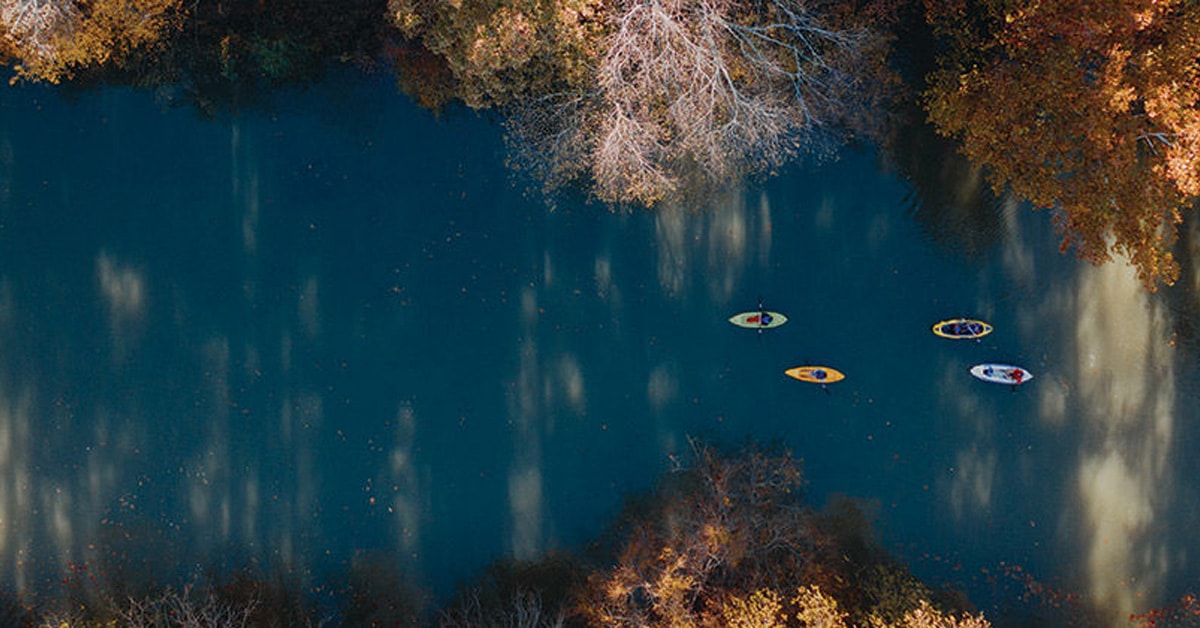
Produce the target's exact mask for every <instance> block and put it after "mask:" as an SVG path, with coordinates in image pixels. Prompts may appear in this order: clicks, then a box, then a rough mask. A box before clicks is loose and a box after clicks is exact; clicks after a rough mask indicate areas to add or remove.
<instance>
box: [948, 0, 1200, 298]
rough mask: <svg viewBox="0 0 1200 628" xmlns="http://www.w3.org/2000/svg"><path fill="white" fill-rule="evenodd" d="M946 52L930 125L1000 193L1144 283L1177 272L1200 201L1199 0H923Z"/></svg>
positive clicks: (1088, 253) (1151, 284)
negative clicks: (1024, 202)
mask: <svg viewBox="0 0 1200 628" xmlns="http://www.w3.org/2000/svg"><path fill="white" fill-rule="evenodd" d="M926 7H927V11H928V19H929V20H930V22H931V23H932V24H933V25H934V26H935V29H936V31H937V32H938V33H939V34H940V35H941V36H942V37H943V38H944V40H945V42H946V43H947V48H946V50H945V51H944V53H943V54H942V55H941V67H940V69H939V70H938V71H937V72H936V73H935V74H934V75H933V76H932V77H931V84H930V88H929V90H928V94H927V103H928V108H929V113H930V117H931V119H932V121H933V123H934V124H935V125H936V127H937V129H938V130H939V132H941V133H943V134H945V135H948V136H952V137H955V138H958V139H959V140H961V142H962V148H963V151H964V152H965V153H966V155H967V156H968V157H969V158H970V159H971V160H972V161H973V162H974V163H975V164H977V165H979V166H983V167H984V168H985V169H986V171H987V174H988V176H989V177H990V179H991V182H992V184H993V185H994V187H995V188H996V189H997V191H1003V190H1006V189H1009V190H1011V191H1012V192H1014V193H1016V194H1017V195H1019V196H1021V197H1024V198H1025V199H1028V200H1029V201H1030V202H1032V203H1033V204H1034V205H1036V206H1038V207H1043V208H1052V209H1054V210H1055V214H1054V216H1055V221H1056V225H1057V227H1058V228H1059V230H1060V233H1061V235H1062V247H1063V249H1064V250H1066V249H1068V248H1074V249H1075V251H1076V252H1077V254H1078V255H1080V256H1081V257H1083V258H1085V259H1087V260H1090V261H1092V262H1093V263H1101V262H1106V261H1109V260H1110V259H1111V258H1112V256H1113V254H1117V255H1120V256H1123V257H1125V258H1127V259H1128V260H1129V262H1130V263H1131V264H1132V265H1133V266H1135V267H1136V269H1137V271H1138V274H1139V276H1140V278H1141V279H1142V281H1143V283H1145V285H1146V286H1147V287H1148V288H1149V289H1151V290H1153V289H1155V287H1156V286H1157V284H1158V283H1159V282H1163V283H1166V284H1171V283H1173V282H1174V280H1175V279H1176V278H1177V276H1178V273H1179V267H1178V263H1177V262H1176V261H1175V259H1174V257H1173V256H1172V253H1171V249H1172V246H1173V244H1174V242H1175V239H1176V230H1177V225H1178V223H1179V222H1180V220H1181V210H1183V209H1184V208H1186V207H1187V206H1188V205H1190V204H1192V203H1193V202H1194V201H1195V199H1196V197H1197V196H1200V57H1198V56H1197V54H1196V51H1197V50H1200V4H1197V3H1195V2H1190V1H1188V0H1120V1H1116V0H1113V1H1106V2H1087V1H1082V0H1061V1H1057V2H1038V1H1036V0H1017V1H1015V2H1014V1H1010V0H926Z"/></svg>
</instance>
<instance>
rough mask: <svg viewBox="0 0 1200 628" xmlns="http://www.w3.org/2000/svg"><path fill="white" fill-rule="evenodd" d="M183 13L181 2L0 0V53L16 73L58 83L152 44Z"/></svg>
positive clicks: (159, 40)
mask: <svg viewBox="0 0 1200 628" xmlns="http://www.w3.org/2000/svg"><path fill="white" fill-rule="evenodd" d="M182 17H183V9H182V2H181V0H88V1H84V0H0V33H2V34H3V39H2V40H0V41H2V43H0V53H2V54H3V55H4V56H5V57H6V58H7V59H9V61H10V62H11V63H12V64H13V67H14V69H15V70H16V72H17V76H19V77H25V78H31V79H36V80H42V81H46V82H50V83H58V82H60V81H62V80H64V79H69V78H71V77H72V76H73V75H74V74H75V73H76V72H78V71H80V70H84V69H89V68H93V67H98V66H103V65H106V64H109V63H113V64H117V65H119V64H120V63H122V62H123V61H124V60H125V59H126V58H127V57H128V56H129V55H130V54H131V53H132V52H133V51H135V50H137V49H139V48H141V49H148V48H153V47H154V46H156V45H158V44H159V43H161V41H162V39H163V38H164V37H165V36H166V35H167V34H168V33H170V32H171V31H172V30H174V29H177V28H178V27H179V26H180V24H181V19H182Z"/></svg>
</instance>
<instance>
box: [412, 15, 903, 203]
mask: <svg viewBox="0 0 1200 628" xmlns="http://www.w3.org/2000/svg"><path fill="white" fill-rule="evenodd" d="M847 6H848V5H845V4H843V3H828V4H826V3H824V2H818V1H811V0H809V1H801V0H765V1H756V0H698V1H683V0H651V1H648V2H643V1H634V0H621V1H618V2H599V1H597V0H554V1H551V2H535V1H533V0H512V1H505V2H477V3H462V2H435V1H433V0H392V1H391V4H390V5H389V7H390V10H391V12H392V19H393V20H394V22H395V23H396V25H397V26H398V27H399V28H400V30H401V31H402V32H403V33H404V34H405V35H406V36H407V37H408V38H410V39H411V40H419V41H420V42H422V44H423V46H424V47H425V48H426V49H427V50H429V51H431V52H433V53H434V54H435V55H437V56H438V57H440V58H441V59H443V60H444V61H445V63H446V65H447V66H448V68H449V70H450V72H451V73H452V75H453V77H454V79H455V85H456V88H457V96H458V97H460V98H462V99H463V101H464V102H466V103H467V104H468V105H470V106H472V107H491V106H502V107H504V108H505V111H506V112H507V113H508V114H509V129H510V132H511V134H510V138H511V139H512V140H513V141H512V142H511V145H512V146H513V147H514V149H515V151H514V152H515V156H516V159H515V160H514V161H515V163H517V164H518V165H522V166H525V167H528V168H530V169H532V170H534V171H535V172H536V173H537V175H538V176H539V178H541V179H542V180H543V181H545V182H546V183H547V184H548V185H549V186H550V187H555V186H557V185H561V184H563V183H565V182H568V181H574V180H578V179H586V180H588V181H589V182H590V183H591V186H592V190H593V191H594V192H595V194H596V195H597V196H598V197H599V198H601V199H602V200H605V201H608V202H615V203H621V202H636V203H639V204H643V205H653V204H655V203H656V202H658V201H661V200H663V199H665V198H669V197H672V196H673V195H675V194H676V193H678V192H680V191H681V189H682V188H684V187H696V186H699V187H705V186H711V185H714V184H715V185H723V184H728V183H730V182H732V181H735V180H736V179H737V178H739V177H741V176H742V175H745V174H751V173H761V172H765V171H768V170H769V169H770V168H773V167H775V166H778V165H779V164H781V163H783V162H785V161H786V160H788V159H789V158H790V157H792V156H793V155H794V154H796V153H797V151H798V150H800V149H802V148H805V147H811V146H813V145H814V144H817V143H818V142H817V140H818V139H819V138H821V137H822V134H823V133H824V132H827V131H829V130H830V129H831V128H833V126H834V125H836V124H839V123H842V122H845V121H848V120H852V119H861V118H862V117H863V116H861V115H860V114H862V113H863V111H864V110H865V107H864V103H865V102H867V101H868V100H869V98H867V97H864V96H865V95H866V94H871V93H873V92H872V90H871V89H869V83H870V82H871V80H873V79H876V78H878V77H877V76H876V75H875V74H872V72H876V71H878V70H879V69H880V68H882V67H884V66H883V65H882V64H881V63H879V61H880V59H881V57H882V54H881V52H880V51H881V50H882V49H883V47H884V43H885V39H884V38H883V36H882V35H881V34H880V33H879V32H877V31H875V30H872V29H871V28H869V27H868V25H867V24H866V22H865V21H863V20H858V19H857V18H856V15H857V14H855V13H854V12H853V11H849V10H846V8H847ZM403 70H404V68H401V71H402V72H403ZM426 100H437V99H426Z"/></svg>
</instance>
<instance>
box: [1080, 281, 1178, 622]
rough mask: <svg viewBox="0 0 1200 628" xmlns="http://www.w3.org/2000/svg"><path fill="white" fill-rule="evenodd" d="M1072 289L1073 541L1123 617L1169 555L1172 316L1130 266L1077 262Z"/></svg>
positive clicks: (1103, 596)
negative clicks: (1077, 431) (1076, 513)
mask: <svg viewBox="0 0 1200 628" xmlns="http://www.w3.org/2000/svg"><path fill="white" fill-rule="evenodd" d="M1076 294H1077V295H1078V299H1079V304H1080V306H1079V308H1078V311H1077V312H1076V313H1075V317H1076V323H1075V326H1076V332H1075V336H1076V337H1075V343H1076V352H1077V355H1076V356H1075V365H1074V367H1075V368H1074V372H1073V375H1074V377H1073V378H1072V379H1073V380H1074V386H1073V390H1074V396H1075V397H1076V398H1077V401H1076V403H1077V404H1078V410H1077V411H1078V416H1079V419H1080V421H1081V422H1082V425H1081V444H1082V447H1081V448H1080V460H1079V461H1078V465H1079V468H1078V472H1077V473H1078V488H1079V496H1080V499H1081V501H1082V505H1083V508H1082V513H1080V515H1081V517H1080V518H1081V519H1082V520H1081V521H1080V522H1079V525H1080V530H1079V532H1080V535H1079V540H1080V542H1082V543H1083V544H1084V546H1085V548H1086V560H1087V562H1086V570H1087V574H1088V580H1089V584H1090V588H1091V590H1090V593H1092V594H1093V595H1094V597H1095V599H1097V600H1104V601H1105V606H1107V607H1108V608H1109V609H1111V610H1112V611H1114V614H1115V616H1121V615H1128V614H1129V613H1131V612H1133V611H1135V610H1139V609H1138V606H1139V600H1141V599H1143V598H1145V597H1146V596H1153V595H1154V594H1155V592H1157V591H1161V590H1162V588H1163V585H1164V584H1165V578H1166V576H1167V573H1168V569H1169V567H1170V564H1169V561H1170V560H1171V559H1172V557H1171V556H1170V550H1169V548H1168V547H1166V546H1165V545H1164V544H1163V540H1164V539H1163V537H1162V535H1161V534H1160V533H1159V531H1158V528H1159V527H1160V526H1161V525H1162V523H1161V522H1160V521H1159V515H1160V514H1161V513H1162V512H1163V509H1164V505H1165V504H1166V503H1169V502H1170V500H1171V499H1172V498H1173V496H1172V494H1173V492H1174V490H1175V487H1174V486H1173V477H1172V468H1173V465H1172V461H1173V458H1174V452H1173V447H1172V446H1173V438H1174V436H1175V435H1174V431H1175V430H1174V421H1175V417H1176V416H1177V415H1178V409H1177V408H1176V398H1175V377H1176V376H1175V364H1174V351H1173V350H1172V349H1171V348H1170V346H1169V345H1168V344H1167V343H1166V342H1165V340H1166V339H1167V338H1169V337H1170V328H1171V323H1170V318H1169V315H1168V314H1167V312H1166V308H1165V307H1164V306H1163V305H1162V304H1161V302H1160V301H1159V300H1158V299H1150V298H1148V297H1147V296H1146V295H1145V293H1144V291H1143V290H1142V289H1141V288H1140V286H1139V284H1138V280H1137V276H1136V273H1135V272H1134V271H1133V270H1132V269H1131V268H1129V267H1124V266H1120V265H1116V264H1110V265H1107V266H1103V267H1099V268H1083V269H1081V272H1080V278H1079V285H1078V288H1077V290H1076Z"/></svg>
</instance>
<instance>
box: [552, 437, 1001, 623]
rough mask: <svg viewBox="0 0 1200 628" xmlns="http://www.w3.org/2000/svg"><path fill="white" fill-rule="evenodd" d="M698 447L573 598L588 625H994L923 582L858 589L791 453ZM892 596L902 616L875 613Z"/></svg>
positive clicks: (847, 560) (892, 605)
mask: <svg viewBox="0 0 1200 628" xmlns="http://www.w3.org/2000/svg"><path fill="white" fill-rule="evenodd" d="M693 446H694V450H695V464H694V466H693V468H692V469H691V470H689V471H688V472H686V473H684V474H680V475H679V476H677V477H676V478H674V479H675V480H677V482H676V483H674V484H668V485H667V486H665V487H663V488H662V489H660V490H659V491H658V492H657V493H656V494H655V496H654V501H653V502H651V506H652V508H651V509H650V512H642V513H638V514H637V516H636V518H635V519H634V520H633V521H632V522H631V523H630V524H629V525H628V527H627V529H626V530H625V531H624V534H622V535H621V537H620V543H621V545H620V554H619V556H618V558H617V564H616V565H615V566H613V567H611V568H609V569H606V570H603V571H599V572H596V573H593V574H592V576H591V577H590V578H589V579H588V581H587V583H586V585H584V586H583V587H582V590H581V591H579V592H578V593H577V594H576V595H575V596H574V597H575V599H576V600H577V606H576V614H577V616H578V617H579V618H581V619H582V620H584V622H585V623H586V624H587V625H594V626H706V627H707V626H712V627H714V628H715V627H718V626H719V627H722V628H726V627H738V626H746V627H749V626H756V627H764V628H765V627H773V626H780V627H783V626H821V627H825V628H843V627H844V626H847V625H853V624H854V623H856V622H857V623H859V625H869V626H911V627H912V628H932V627H935V626H937V627H942V626H944V627H946V628H955V627H958V626H962V627H964V628H968V627H969V628H982V627H984V626H987V625H989V624H988V623H987V622H986V621H985V620H983V619H982V618H972V617H964V618H962V619H958V618H955V617H953V616H950V615H943V614H942V612H941V611H938V610H935V609H934V608H933V607H932V606H930V604H929V602H928V600H927V599H925V598H923V597H920V595H925V596H928V595H929V594H930V590H929V589H928V588H927V587H924V586H923V585H920V583H919V582H916V581H915V579H912V582H910V581H908V580H904V579H902V578H892V579H891V580H889V582H888V583H887V584H886V586H884V585H878V584H877V585H876V586H874V593H871V594H864V593H863V592H857V591H854V590H853V589H854V588H855V587H857V586H861V583H860V582H858V580H859V579H860V578H861V577H862V574H859V573H856V572H857V570H858V568H857V567H856V566H855V564H854V563H855V561H854V560H853V559H851V558H849V557H848V554H847V549H846V548H840V547H838V546H837V545H836V543H835V541H834V539H833V538H832V537H831V536H829V535H827V534H825V533H823V532H822V531H821V528H820V525H818V523H817V516H816V515H815V514H814V513H812V512H811V511H810V510H809V509H808V508H807V507H805V506H804V504H803V500H802V499H801V496H800V494H799V491H800V488H801V486H802V484H803V477H802V474H801V473H800V469H799V465H798V463H797V461H795V460H793V459H792V458H791V457H790V455H788V454H782V455H778V456H772V455H768V454H766V453H764V452H762V451H759V450H756V449H751V450H749V451H747V452H744V453H741V454H739V455H737V456H732V457H722V456H719V455H717V454H716V453H715V452H713V451H712V450H711V449H709V448H707V447H704V446H702V445H697V444H695V443H693ZM861 540H863V541H865V539H861ZM899 571H900V570H899V569H898V568H893V569H892V570H891V571H890V572H889V573H891V574H898V573H899ZM868 577H872V578H875V579H876V580H878V578H876V577H875V576H870V575H868ZM902 580H903V581H902ZM919 585H920V586H919ZM885 589H886V591H885V594H880V592H881V591H884V590H885ZM913 593H916V594H918V595H915V596H914V595H911V594H913ZM867 598H870V599H869V600H867ZM883 598H886V600H884V599H883ZM864 600H867V603H866V604H865V605H864V604H863V601H864ZM847 601H850V604H855V603H858V606H856V607H853V608H851V607H850V605H847V604H846V603H847ZM885 601H886V603H887V604H888V610H894V611H896V612H895V613H889V612H884V613H883V614H882V615H881V614H880V612H878V611H879V609H882V608H883V604H884V602H885ZM900 602H904V603H906V605H905V606H903V607H902V606H900V604H899V603H900ZM843 609H844V610H843ZM893 616H894V617H893Z"/></svg>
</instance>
